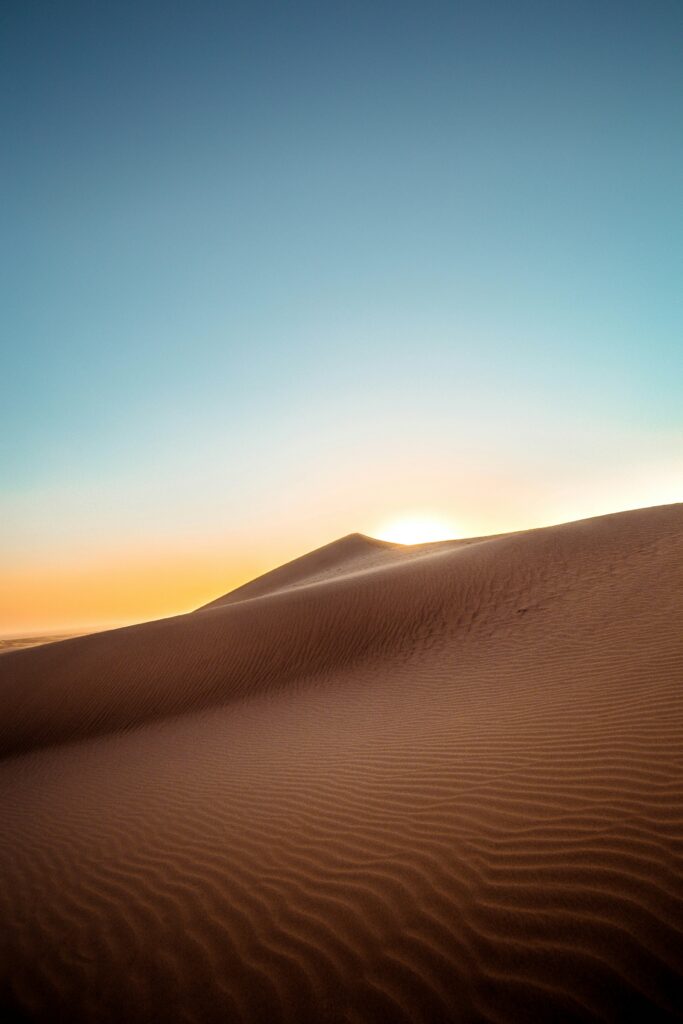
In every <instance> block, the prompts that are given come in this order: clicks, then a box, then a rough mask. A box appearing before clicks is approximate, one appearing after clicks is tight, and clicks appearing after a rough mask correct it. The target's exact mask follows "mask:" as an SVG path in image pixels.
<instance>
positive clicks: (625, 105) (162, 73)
mask: <svg viewBox="0 0 683 1024" xmlns="http://www.w3.org/2000/svg"><path fill="white" fill-rule="evenodd" d="M682 42H683V5H682V4H681V3H680V2H678V0H675V2H670V3H666V2H657V0H647V2H642V3H629V2H627V0H623V2H608V0H606V2H600V0H590V2H580V0H579V2H571V3H570V2H558V3H547V2H537V3H524V2H519V3H514V2H512V3H508V2H497V3H489V2H486V0H476V2H472V3H459V2H451V3H448V4H437V3H428V2H427V3H410V4H408V3H400V2H394V3H372V2H368V0H363V2H362V3H353V2H352V3H348V2H345V3H344V4H326V3H311V4H303V3H291V4H289V3H288V4H283V3H278V4H260V3H255V2H249V3H245V4H237V3H218V2H209V3H206V2H205V3H202V2H187V3H178V2H173V0H167V2H158V3H145V2H144V0H136V2H130V3H127V2H118V3H109V2H107V3H104V2H97V0H95V2H92V0H90V2H84V3H69V2H68V0H66V2H63V3H53V2H49V3H48V2H33V0H16V2H12V0H9V2H5V3H3V5H2V9H1V12H0V128H1V138H2V145H1V147H0V186H1V196H2V199H1V207H0V208H1V211H2V212H1V215H0V272H1V273H0V281H1V284H0V288H1V290H2V295H1V302H0V327H1V331H2V339H3V343H2V369H3V373H2V402H1V403H0V516H1V530H0V545H1V550H0V560H1V564H2V566H3V578H4V581H5V586H4V587H2V594H1V595H0V632H4V633H10V632H17V631H30V630H38V629H42V628H45V629H49V628H62V627H77V626H79V625H83V624H88V625H90V624H98V623H114V622H119V621H121V622H122V621H131V620H136V619H142V618H149V617H154V616H157V615H164V614H170V613H173V612H176V611H183V610H186V609H189V608H191V607H193V606H194V605H196V604H199V603H201V602H202V601H205V600H209V599H210V598H211V597H214V596H216V595H217V594H219V593H222V592H224V591H226V590H228V589H230V588H231V587H233V586H235V585H237V584H238V583H241V582H243V581H244V580H245V579H247V578H249V577H251V576H253V575H255V574H256V573H258V572H261V571H264V570H266V569H268V568H270V567H271V566H273V565H274V564H277V563H278V562H281V561H284V560H286V559H287V558H291V557H294V556H295V555H297V554H299V553H302V552H304V551H306V550H308V549H310V548H312V547H315V546H318V545H319V544H322V543H325V542H326V541H328V540H331V539H333V538H334V537H335V536H339V535H341V534H344V533H348V532H351V531H353V530H361V531H363V532H368V533H372V532H374V531H378V530H379V529H380V527H381V526H382V524H384V523H386V521H387V520H390V519H392V518H396V517H398V516H400V515H403V514H407V513H411V512H416V513H417V512H419V513H422V514H430V513H434V514H438V515H441V516H444V517H446V518H447V519H448V520H449V521H451V522H453V523H455V524H456V527H457V530H458V532H459V533H460V534H461V535H472V534H481V533H487V532H496V531H502V530H509V529H519V528H524V527H530V526H537V525H544V524H547V523H553V522H559V521H564V520H569V519H575V518H579V517H583V516H589V515H594V514H600V513H603V512H609V511H615V510H618V509H622V508H629V507H637V506H644V505H653V504H658V503H664V502H669V501H675V500H681V499H682V498H683V456H682V452H683V416H682V414H681V407H682V404H683V403H682V402H681V393H682V392H683V387H682V383H683V344H682V339H681V323H682V313H683V309H682V305H683V300H682V295H683V289H681V276H682V274H681V272H682V270H683V258H682V257H683V223H682V221H683V216H682V214H683V188H682V183H681V168H682V167H683V135H682V131H681V123H682V112H683V110H682V108H683V59H682V49H683V46H682Z"/></svg>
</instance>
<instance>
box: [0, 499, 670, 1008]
mask: <svg viewBox="0 0 683 1024" xmlns="http://www.w3.org/2000/svg"><path fill="white" fill-rule="evenodd" d="M682 613H683V506H681V505H674V506H666V507H661V508H653V509H645V510H640V511H636V512H626V513H621V514H618V515H613V516H605V517H601V518H599V519H593V520H586V521H583V522H578V523H572V524H568V525H564V526H557V527H551V528H549V529H545V530H533V531H529V532H525V533H516V534H509V535H504V536H499V537H493V538H481V539H476V540H472V541H463V542H447V543H439V544H432V545H423V546H420V547H415V548H403V547H400V546H397V545H391V544H386V543H383V542H379V541H375V540H372V539H370V538H367V537H362V536H360V535H352V536H350V537H346V538H343V539H342V540H340V541H337V542H335V543H334V544H330V545H327V546H326V547H324V548H321V549H320V550H319V551H315V552H312V553H311V554H309V555H305V556H304V557H303V558H300V559H297V560H296V561H294V562H292V563H290V564H289V565H287V566H283V567H281V568H280V569H276V570H275V571H274V572H272V573H268V574H267V575H266V576H263V577H261V578H260V579H258V580H255V581H253V582H252V583H249V584H247V585H246V586H244V587H241V588H239V589H238V590H237V591H234V592H233V593H231V594H229V595H226V596H225V597H223V598H219V599H218V600H217V601H214V602H213V603H212V604H210V605H208V606H207V607H205V608H202V609H199V610H198V611H196V612H193V613H191V614H188V615H184V616H179V617H176V618H172V619H166V620H162V621H159V622H153V623H148V624H146V625H141V626H133V627H128V628H126V629H119V630H114V631H110V632H106V633H100V634H96V635H93V636H85V637H78V638H75V639H69V640H65V641H63V642H61V643H56V644H49V645H46V646H42V647H36V648H33V649H30V650H18V651H14V652H9V653H6V654H4V655H3V656H2V658H0V755H1V757H2V759H1V760H0V809H1V812H2V829H0V882H1V885H0V912H1V915H2V924H3V927H2V932H1V939H0V942H1V943H2V951H1V955H0V965H1V966H0V970H1V971H2V973H1V975H0V1009H2V1010H4V1012H5V1016H4V1018H3V1019H9V1020H16V1021H64V1022H99V1021H106V1022H138V1021H139V1022H150V1021H155V1022H160V1024H161V1022H175V1021H183V1022H195V1021H196V1022H197V1024H204V1022H210V1024H212V1022H221V1024H224V1022H232V1021H246V1022H249V1021H254V1022H263V1024H270V1022H272V1024H275V1022H281V1021H282V1022H284V1021H287V1022H292V1024H299V1022H300V1024H309V1022H310V1024H341V1022H348V1024H361V1022H363V1024H369V1022H391V1024H394V1022H396V1024H399V1022H403V1024H407V1022H411V1024H412V1022H425V1024H431V1022H444V1024H445V1022H456V1021H458V1022H460V1021H462V1022H478V1021H491V1022H500V1024H502V1022H522V1024H523V1022H546V1021H547V1022H550V1021H552V1022H560V1021H593V1020H605V1021H621V1020H626V1019H627V1015H630V1019H636V1020H642V1021H673V1020H679V1019H681V1017H680V1012H681V1006H682V1005H683V1003H682V1001H681V1000H682V996H683V986H682V985H681V971H682V968H683V912H682V897H683V870H682V858H683V786H682V781H683V779H682V776H683V770H682V769H683V709H682V695H681V683H682V682H683V629H682V624H683V614H682Z"/></svg>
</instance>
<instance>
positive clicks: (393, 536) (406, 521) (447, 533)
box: [373, 516, 458, 544]
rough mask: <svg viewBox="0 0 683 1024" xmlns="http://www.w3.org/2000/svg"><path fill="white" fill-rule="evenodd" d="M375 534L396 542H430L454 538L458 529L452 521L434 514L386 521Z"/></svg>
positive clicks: (379, 538) (379, 537) (382, 538)
mask: <svg viewBox="0 0 683 1024" xmlns="http://www.w3.org/2000/svg"><path fill="white" fill-rule="evenodd" d="M373 536H375V537H377V539H378V540H386V541H391V542H392V543H394V544H429V543H433V542H434V541H438V540H454V539H455V538H456V537H457V536H458V529H457V527H456V526H455V525H454V524H453V523H452V522H449V521H448V520H446V519H438V518H436V517H434V516H402V517H401V518H398V519H393V520H391V521H390V522H388V523H384V524H383V525H382V526H381V527H380V528H379V529H378V530H377V531H374V532H373Z"/></svg>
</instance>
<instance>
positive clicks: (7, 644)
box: [0, 633, 84, 654]
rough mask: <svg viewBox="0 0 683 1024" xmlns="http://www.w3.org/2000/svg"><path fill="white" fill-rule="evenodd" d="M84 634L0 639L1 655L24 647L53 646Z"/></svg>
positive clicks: (50, 634) (54, 634)
mask: <svg viewBox="0 0 683 1024" xmlns="http://www.w3.org/2000/svg"><path fill="white" fill-rule="evenodd" d="M83 635H84V634H83V633H46V634H45V635H40V636H9V637H7V636H6V637H0V654H5V653H7V651H18V650H20V649H21V648H22V647H38V646H40V644H52V643H55V642H56V641H57V640H68V639H70V638H71V637H74V636H83Z"/></svg>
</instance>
